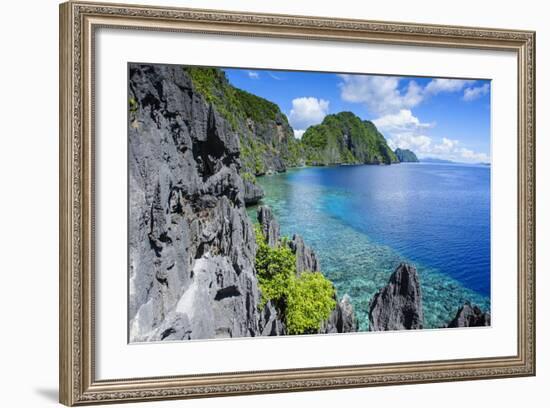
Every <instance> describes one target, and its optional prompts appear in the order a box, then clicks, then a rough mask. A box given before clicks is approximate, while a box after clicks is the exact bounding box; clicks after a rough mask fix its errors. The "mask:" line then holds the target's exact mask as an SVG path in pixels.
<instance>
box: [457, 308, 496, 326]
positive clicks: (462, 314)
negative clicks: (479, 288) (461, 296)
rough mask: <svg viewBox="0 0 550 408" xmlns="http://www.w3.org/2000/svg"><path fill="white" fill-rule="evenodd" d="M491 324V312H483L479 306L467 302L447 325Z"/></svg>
mask: <svg viewBox="0 0 550 408" xmlns="http://www.w3.org/2000/svg"><path fill="white" fill-rule="evenodd" d="M490 325H491V314H490V313H489V312H483V311H482V310H481V309H480V308H479V307H478V306H476V305H471V304H470V303H465V304H464V305H463V306H462V307H461V308H460V309H458V311H457V312H456V316H455V317H454V319H453V320H451V321H450V322H449V325H448V326H447V327H480V326H490Z"/></svg>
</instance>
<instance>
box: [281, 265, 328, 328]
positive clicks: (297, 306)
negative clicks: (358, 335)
mask: <svg viewBox="0 0 550 408" xmlns="http://www.w3.org/2000/svg"><path fill="white" fill-rule="evenodd" d="M335 306H336V301H335V300H334V286H333V285H332V282H330V281H329V280H328V279H327V278H325V277H324V276H323V274H322V273H320V272H309V273H303V274H302V275H300V277H299V278H296V279H293V280H291V288H290V290H289V292H288V296H287V307H286V326H287V330H288V333H289V334H302V333H315V332H316V331H318V330H319V328H320V322H323V321H324V320H326V319H327V318H328V317H329V316H330V313H331V312H332V310H333V309H334V307H335Z"/></svg>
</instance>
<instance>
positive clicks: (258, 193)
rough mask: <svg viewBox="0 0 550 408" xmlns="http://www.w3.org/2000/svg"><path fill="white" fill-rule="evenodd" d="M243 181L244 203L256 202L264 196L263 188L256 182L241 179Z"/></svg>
mask: <svg viewBox="0 0 550 408" xmlns="http://www.w3.org/2000/svg"><path fill="white" fill-rule="evenodd" d="M243 183H244V203H245V204H246V205H254V204H258V201H260V200H261V199H262V198H263V196H264V189H263V188H262V187H260V186H259V185H258V184H256V183H254V182H252V181H249V180H243Z"/></svg>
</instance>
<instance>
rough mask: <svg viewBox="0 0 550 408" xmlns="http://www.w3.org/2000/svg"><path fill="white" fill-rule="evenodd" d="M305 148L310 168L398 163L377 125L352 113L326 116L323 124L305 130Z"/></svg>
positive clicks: (303, 141)
mask: <svg viewBox="0 0 550 408" xmlns="http://www.w3.org/2000/svg"><path fill="white" fill-rule="evenodd" d="M302 145H303V146H304V150H305V153H306V163H307V164H310V165H317V166H322V165H329V164H390V163H397V162H398V160H397V157H396V155H395V153H394V152H393V150H392V149H391V148H390V147H389V146H388V144H387V142H386V139H385V138H384V136H383V135H382V134H381V133H380V132H379V131H378V129H376V126H375V125H374V123H372V122H370V121H367V120H365V121H363V120H361V119H360V118H359V117H357V116H356V115H354V114H353V113H351V112H340V113H337V114H334V115H327V116H325V118H324V119H323V122H322V123H321V124H319V125H315V126H311V127H309V128H308V129H307V130H306V132H305V133H304V135H303V136H302Z"/></svg>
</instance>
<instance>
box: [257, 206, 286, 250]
mask: <svg viewBox="0 0 550 408" xmlns="http://www.w3.org/2000/svg"><path fill="white" fill-rule="evenodd" d="M257 216H258V222H259V223H260V227H261V228H262V232H263V234H264V237H265V240H266V242H267V244H268V245H269V246H270V247H274V246H276V245H278V244H279V236H280V230H281V228H280V226H279V222H278V221H277V220H276V219H275V216H274V215H273V212H272V211H271V208H269V207H268V206H265V205H262V206H260V207H259V208H258V212H257Z"/></svg>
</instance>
